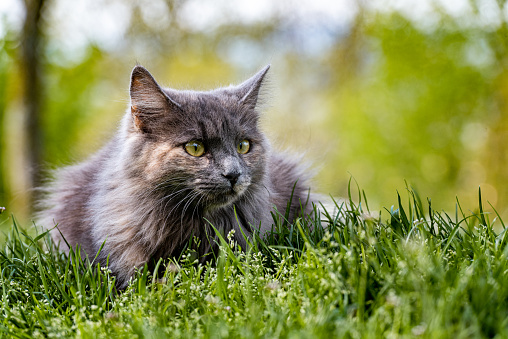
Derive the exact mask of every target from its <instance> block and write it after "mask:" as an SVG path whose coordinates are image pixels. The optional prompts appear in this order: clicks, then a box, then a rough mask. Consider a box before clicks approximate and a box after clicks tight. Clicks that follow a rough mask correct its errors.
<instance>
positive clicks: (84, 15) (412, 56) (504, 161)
mask: <svg viewBox="0 0 508 339" xmlns="http://www.w3.org/2000/svg"><path fill="white" fill-rule="evenodd" d="M507 22H508V5H507V4H506V3H505V2H503V1H496V0H477V1H475V0H369V1H367V0H365V1H360V0H358V1H354V0H302V1H288V0H282V1H271V0H240V1H226V0H187V1H185V0H177V1H171V0H139V1H135V0H73V1H66V0H1V1H0V206H5V207H6V208H7V210H6V212H5V213H3V214H2V215H0V223H1V220H4V223H3V225H4V227H6V225H9V224H10V221H8V219H9V218H10V217H11V214H13V215H14V216H15V217H16V218H17V219H19V220H20V221H21V222H22V223H24V224H25V225H27V224H28V223H29V220H30V213H31V210H32V207H33V196H34V195H33V194H32V192H33V190H32V188H33V187H37V186H38V185H40V183H41V178H44V176H45V171H47V170H48V169H51V168H56V167H58V166H62V165H67V164H71V163H73V162H75V161H79V160H80V159H84V158H86V157H87V156H88V155H90V154H91V153H93V152H94V151H96V150H97V149H98V148H99V147H100V146H101V145H102V144H104V142H105V141H106V140H107V139H108V138H109V137H110V136H111V135H112V134H113V133H114V131H115V129H116V126H117V124H118V121H119V119H120V117H121V115H122V114H123V113H124V112H125V109H126V107H127V103H128V85H129V75H130V71H131V69H132V67H133V66H134V65H135V64H136V63H140V64H142V65H144V66H145V67H147V68H148V69H149V70H150V71H151V73H152V74H153V75H154V76H155V78H156V79H157V80H158V81H159V83H161V84H162V85H164V86H168V87H173V88H178V89H211V88H214V87H216V86H220V85H228V84H230V83H239V82H241V81H242V80H244V79H246V78H247V77H248V76H250V75H252V74H253V73H254V72H256V71H257V70H259V69H260V68H261V67H263V66H265V65H266V64H268V63H271V64H272V68H271V70H270V75H269V79H270V81H269V83H268V86H267V87H266V90H265V93H264V94H265V96H266V105H265V106H266V107H265V109H264V110H265V115H264V118H263V125H264V127H265V129H266V131H267V134H268V135H269V137H270V138H271V140H272V144H273V147H274V148H276V149H279V150H283V151H284V152H288V153H293V154H295V153H296V154H304V158H305V159H306V160H307V161H309V162H312V163H313V164H314V168H315V169H316V171H317V173H318V174H317V175H316V179H315V180H316V186H317V187H318V190H319V191H321V192H323V193H326V194H332V195H334V196H345V195H346V194H347V185H348V181H349V180H350V177H351V176H353V177H354V178H355V179H356V181H357V182H358V183H359V185H360V187H361V188H363V189H364V190H365V191H366V195H367V197H368V199H369V205H370V207H371V209H374V210H380V209H382V208H383V207H387V208H390V206H391V205H393V204H395V203H396V201H397V200H396V191H397V190H398V191H399V192H401V193H402V194H404V195H405V190H406V182H407V184H408V185H412V186H414V187H415V188H417V189H418V191H419V193H420V194H421V196H422V198H423V199H425V198H426V197H429V198H431V199H432V203H433V207H434V208H436V209H438V210H445V211H451V212H453V211H454V210H455V204H456V197H458V199H459V201H460V202H461V204H462V207H463V208H464V209H465V210H469V209H474V208H475V207H476V206H477V200H478V187H479V186H481V189H482V192H483V198H484V201H487V200H488V201H489V202H490V203H491V204H492V206H494V207H495V208H496V209H497V210H498V211H499V212H500V213H501V214H502V215H503V216H505V219H506V218H507V217H508V182H507V179H508V151H507V150H506V147H505V146H506V145H507V144H508V114H507V113H508V102H507V98H508V26H507ZM489 209H490V207H489ZM385 215H386V214H385Z"/></svg>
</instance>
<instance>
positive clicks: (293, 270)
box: [0, 190, 508, 338]
mask: <svg viewBox="0 0 508 339" xmlns="http://www.w3.org/2000/svg"><path fill="white" fill-rule="evenodd" d="M481 199H482V198H481V193H480V195H479V211H478V212H477V213H472V214H467V215H466V214H464V213H463V212H462V210H461V207H460V205H459V204H457V210H456V213H455V215H453V216H450V215H448V214H445V213H437V212H436V211H434V210H433V209H432V208H431V206H430V202H429V203H428V206H426V207H424V205H423V204H422V202H421V201H420V199H419V197H418V195H417V194H416V193H415V192H414V191H413V190H410V191H408V202H407V203H403V202H402V200H403V199H402V198H401V197H400V196H398V200H399V204H398V206H397V207H392V208H391V210H390V211H388V212H389V213H388V218H387V219H386V221H382V218H374V217H373V214H372V213H370V212H369V211H368V207H367V206H368V205H367V202H366V200H365V194H363V199H362V200H363V201H360V203H358V204H354V203H353V202H352V200H350V201H347V202H343V203H342V202H341V203H339V202H338V203H337V204H336V208H337V209H338V210H340V213H339V214H329V213H327V212H325V216H324V218H323V219H324V220H322V221H320V220H319V219H318V220H316V221H313V220H314V219H312V218H299V219H297V220H296V221H295V223H292V224H291V223H288V222H287V220H285V218H284V214H279V213H274V220H275V224H274V230H273V234H272V235H271V236H269V237H267V238H265V239H260V238H255V239H252V240H251V241H250V244H249V248H248V249H246V250H240V249H239V248H238V246H237V245H236V244H235V243H234V242H232V241H231V239H232V238H231V237H230V235H228V236H227V237H226V238H220V247H221V250H220V252H219V255H218V258H217V259H216V261H215V263H207V264H205V265H202V264H198V263H197V261H196V258H195V256H193V255H192V253H190V252H186V253H185V254H183V255H182V256H181V258H179V259H178V260H177V259H173V260H168V261H164V262H162V261H160V262H159V263H158V264H157V266H156V268H155V270H154V273H150V272H148V270H147V269H146V267H145V268H144V269H141V270H140V271H139V272H138V273H137V274H136V276H135V278H134V279H133V280H132V281H131V283H130V285H129V287H128V288H127V289H126V290H125V291H122V292H118V291H116V290H115V288H114V278H113V277H111V276H110V275H109V273H108V271H107V270H106V269H104V268H102V269H101V268H99V267H98V266H94V265H93V264H90V263H83V262H82V261H81V260H80V255H79V252H78V253H71V255H70V258H67V257H66V256H65V255H62V254H58V252H57V251H55V249H54V248H53V246H52V244H51V242H50V241H49V240H48V238H47V236H46V235H45V234H41V235H39V236H37V237H36V238H32V237H30V236H28V235H26V234H25V233H24V232H23V231H22V230H21V229H20V228H19V227H18V226H17V225H16V224H14V225H13V228H12V231H11V232H10V234H9V236H8V240H7V242H6V244H5V246H4V247H3V249H2V250H1V251H0V270H1V272H2V273H1V276H0V287H1V291H2V294H1V301H0V314H1V315H2V316H1V317H0V319H3V320H1V323H0V333H3V334H4V335H6V336H9V337H46V336H48V337H52V336H56V335H64V336H76V337H84V338H88V337H94V338H95V337H109V336H111V335H116V336H120V337H132V336H134V335H137V336H139V337H150V338H153V337H155V338H157V337H160V338H163V337H167V336H170V337H182V338H191V337H192V338H212V337H213V338H218V337H220V338H225V337H240V338H261V337H263V338H274V337H316V338H326V337H331V336H332V337H339V338H342V337H344V338H359V337H362V338H363V337H387V336H408V337H416V336H423V337H428V338H436V337H443V338H449V337H493V336H496V335H499V336H501V337H504V336H506V335H508V326H507V320H508V318H507V317H506V314H508V304H507V303H506V300H507V298H508V276H507V274H506V272H507V269H508V257H507V254H508V247H507V246H506V245H507V243H508V237H507V236H506V232H505V231H504V230H503V231H502V232H500V233H499V234H498V233H496V232H495V231H494V229H493V225H494V224H495V223H497V222H501V220H500V219H498V217H497V216H495V217H494V219H493V220H492V221H491V220H490V219H491V217H492V216H491V215H489V214H487V213H485V212H483V206H482V202H481ZM316 213H318V212H317V211H316Z"/></svg>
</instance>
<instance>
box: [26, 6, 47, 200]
mask: <svg viewBox="0 0 508 339" xmlns="http://www.w3.org/2000/svg"><path fill="white" fill-rule="evenodd" d="M45 3H47V1H46V0H24V5H25V13H26V14H25V15H26V16H25V22H24V26H23V32H22V35H21V46H22V48H21V49H22V53H21V55H22V58H21V70H22V72H23V79H24V92H23V102H24V107H25V117H24V123H25V137H26V152H27V155H26V156H27V158H28V164H29V170H30V183H29V186H30V188H32V189H33V188H35V187H37V186H39V184H40V181H41V164H42V159H43V146H44V144H43V136H42V134H43V131H42V127H41V126H42V124H41V121H42V117H41V115H42V100H43V97H44V96H43V94H42V91H43V88H44V87H43V85H42V82H43V80H42V73H43V72H42V63H43V60H41V59H42V58H44V53H42V51H43V50H44V34H43V31H42V27H43V25H42V18H43V11H44V10H45V8H44V6H45ZM31 192H32V193H31V198H30V199H29V201H30V206H33V202H34V198H35V193H34V192H35V191H34V190H31Z"/></svg>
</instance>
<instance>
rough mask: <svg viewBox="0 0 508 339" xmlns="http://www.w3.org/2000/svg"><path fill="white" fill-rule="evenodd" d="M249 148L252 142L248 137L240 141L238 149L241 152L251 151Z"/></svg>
mask: <svg viewBox="0 0 508 339" xmlns="http://www.w3.org/2000/svg"><path fill="white" fill-rule="evenodd" d="M249 149H250V142H249V140H247V139H244V140H242V141H240V143H239V144H238V145H237V146H236V150H237V151H238V153H240V154H245V153H247V152H248V151H249Z"/></svg>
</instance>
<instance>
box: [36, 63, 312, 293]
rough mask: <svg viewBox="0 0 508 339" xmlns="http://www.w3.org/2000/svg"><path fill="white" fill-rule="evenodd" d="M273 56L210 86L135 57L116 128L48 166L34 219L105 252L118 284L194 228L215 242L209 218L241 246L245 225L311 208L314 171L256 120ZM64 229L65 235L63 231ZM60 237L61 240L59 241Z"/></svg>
mask: <svg viewBox="0 0 508 339" xmlns="http://www.w3.org/2000/svg"><path fill="white" fill-rule="evenodd" d="M269 68H270V65H268V66H266V67H265V68H263V69H262V70H261V71H259V72H258V73H257V74H255V75H254V76H252V77H251V78H249V79H248V80H246V81H245V82H243V83H241V84H240V85H237V86H233V85H230V86H229V87H224V88H218V89H215V90H211V91H190V90H185V91H183V90H175V89H170V88H162V87H160V86H159V84H158V83H157V82H156V81H155V79H154V78H153V77H152V75H151V74H150V73H149V72H148V71H147V70H146V69H145V68H144V67H142V66H140V65H137V66H135V67H134V69H133V70H132V73H131V79H130V105H129V108H128V110H127V112H126V114H125V115H124V116H123V118H122V120H121V123H120V126H119V128H118V131H117V133H116V134H115V135H114V136H113V138H112V140H110V141H109V143H107V144H106V145H105V146H104V147H103V148H102V149H100V150H99V151H98V152H97V153H96V154H94V155H92V156H91V157H90V158H89V159H88V160H86V161H84V162H82V163H78V164H76V165H73V166H69V167H64V168H61V169H59V170H56V171H55V172H54V179H53V181H52V182H50V184H49V185H47V187H46V188H45V192H46V194H45V196H44V198H43V199H42V203H41V205H42V208H41V211H40V213H39V215H38V224H40V225H44V226H46V227H51V226H53V225H55V223H56V224H57V227H54V228H53V229H52V230H51V236H52V238H53V240H54V242H55V243H57V244H59V246H60V248H61V249H63V250H64V251H69V248H68V246H71V247H73V248H75V246H76V245H79V246H80V248H81V250H82V252H83V254H84V255H87V256H88V257H89V258H91V259H93V258H94V257H95V256H96V255H97V253H98V251H99V249H100V247H101V245H104V247H103V249H102V250H101V251H100V253H99V254H98V256H97V258H96V260H98V261H99V262H100V263H101V265H106V263H107V262H109V269H110V270H111V271H112V273H113V274H114V275H116V279H117V285H118V286H119V287H120V288H124V287H126V286H127V284H128V281H129V279H130V277H131V276H132V275H133V273H134V272H135V269H136V268H139V267H142V266H143V265H145V264H146V263H150V262H152V263H153V262H154V260H157V259H158V258H168V257H170V256H174V255H178V254H179V252H180V251H182V249H183V248H184V246H185V245H186V244H187V243H188V242H189V239H191V238H192V237H197V238H198V239H199V240H200V241H201V244H200V246H199V251H198V252H199V254H200V255H202V254H205V253H207V252H209V251H211V249H212V247H213V246H214V241H213V239H214V235H215V233H214V230H213V229H212V228H211V226H210V225H213V226H214V227H215V228H216V229H217V230H220V231H221V232H222V233H223V234H228V233H229V232H230V231H231V230H234V231H235V233H234V240H235V241H236V242H237V243H238V244H239V245H240V246H241V247H242V248H244V249H245V248H246V245H247V244H246V241H245V237H244V234H245V235H246V236H247V237H250V236H252V234H253V232H254V231H259V232H260V234H261V235H264V234H266V233H267V232H269V231H270V230H271V229H272V224H273V218H272V216H271V213H270V212H272V211H274V208H276V209H277V210H278V211H281V212H284V211H286V207H287V204H288V201H289V200H290V197H291V196H293V198H292V200H291V204H290V208H289V212H290V213H289V219H290V220H293V219H294V218H295V217H297V216H298V215H300V214H301V213H302V214H308V213H310V212H311V210H312V203H313V200H314V197H313V195H312V194H311V193H310V184H309V180H310V175H308V174H307V173H308V171H307V170H306V169H305V168H304V167H302V166H301V165H300V163H299V161H296V160H294V159H293V158H291V157H289V156H287V155H286V154H283V153H276V152H274V151H272V149H271V147H270V144H269V142H268V140H267V138H266V137H265V134H264V133H263V132H262V131H261V130H260V126H259V119H260V112H259V108H258V106H259V101H260V99H259V98H258V97H259V94H260V90H261V87H262V85H263V83H264V79H265V76H266V73H267V72H268V70H269ZM242 233H243V234H242ZM62 236H63V238H62ZM64 239H65V241H64Z"/></svg>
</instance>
